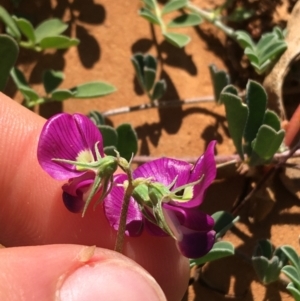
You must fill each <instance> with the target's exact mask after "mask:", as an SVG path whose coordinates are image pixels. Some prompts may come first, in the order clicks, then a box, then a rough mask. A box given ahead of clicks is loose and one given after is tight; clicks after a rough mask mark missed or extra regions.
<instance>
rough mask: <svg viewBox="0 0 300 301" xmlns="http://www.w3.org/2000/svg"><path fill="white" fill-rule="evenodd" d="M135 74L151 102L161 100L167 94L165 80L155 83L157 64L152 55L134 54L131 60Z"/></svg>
mask: <svg viewBox="0 0 300 301" xmlns="http://www.w3.org/2000/svg"><path fill="white" fill-rule="evenodd" d="M131 61H132V63H133V66H134V69H135V73H136V76H137V79H138V81H139V84H140V85H141V87H142V89H143V90H144V91H145V92H146V93H147V95H148V96H149V97H150V100H151V101H154V100H158V99H160V98H161V97H162V96H163V94H164V93H165V92H166V89H167V86H166V82H165V80H163V79H162V80H159V81H157V82H155V78H156V71H157V62H156V59H155V58H154V57H153V56H152V55H150V54H146V55H143V54H141V53H137V54H134V55H133V56H132V58H131Z"/></svg>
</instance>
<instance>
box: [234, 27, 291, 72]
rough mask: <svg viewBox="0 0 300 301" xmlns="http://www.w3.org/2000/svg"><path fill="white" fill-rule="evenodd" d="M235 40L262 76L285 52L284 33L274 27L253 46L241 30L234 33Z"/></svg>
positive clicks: (247, 35) (248, 36) (251, 41)
mask: <svg viewBox="0 0 300 301" xmlns="http://www.w3.org/2000/svg"><path fill="white" fill-rule="evenodd" d="M235 35H236V40H237V41H238V42H239V44H240V46H241V47H242V48H244V49H245V55H246V56H247V57H248V59H249V61H250V63H251V65H252V66H253V67H254V69H255V71H256V72H257V73H258V74H263V73H264V72H266V71H267V70H269V69H270V67H271V65H272V64H273V63H274V62H275V61H276V60H277V59H278V58H279V57H280V55H281V54H282V53H283V52H284V51H285V50H286V48H287V44H286V42H285V40H284V32H283V31H282V30H281V29H280V28H279V27H274V29H273V31H272V32H271V33H266V34H263V35H262V36H261V38H260V40H259V41H258V43H257V44H255V43H254V42H253V40H252V38H251V37H250V35H249V34H248V33H247V32H245V31H242V30H238V31H236V32H235Z"/></svg>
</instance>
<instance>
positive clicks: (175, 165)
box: [133, 158, 192, 188]
mask: <svg viewBox="0 0 300 301" xmlns="http://www.w3.org/2000/svg"><path fill="white" fill-rule="evenodd" d="M191 167H192V166H191V165H190V164H189V163H187V162H184V161H180V160H176V159H171V158H161V159H157V160H153V161H151V162H149V163H145V164H143V165H141V166H140V167H138V168H137V169H136V170H135V171H134V172H133V175H134V177H135V178H138V177H144V178H150V177H151V178H153V180H154V181H155V182H160V183H161V184H163V185H165V186H168V185H170V184H171V183H172V182H173V181H174V180H175V179H176V178H177V180H176V183H175V185H174V187H175V188H176V187H178V186H181V185H184V184H186V183H187V181H188V179H189V176H190V170H191Z"/></svg>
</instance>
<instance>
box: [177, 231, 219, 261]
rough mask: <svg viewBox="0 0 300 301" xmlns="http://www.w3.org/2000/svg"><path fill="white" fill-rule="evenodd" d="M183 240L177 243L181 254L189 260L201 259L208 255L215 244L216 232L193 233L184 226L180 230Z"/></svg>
mask: <svg viewBox="0 0 300 301" xmlns="http://www.w3.org/2000/svg"><path fill="white" fill-rule="evenodd" d="M179 230H180V231H181V233H182V239H181V240H180V241H177V246H178V249H179V250H180V252H181V254H182V255H183V256H185V257H188V258H199V257H202V256H204V255H205V254H207V253H208V252H209V251H210V250H211V248H212V247H213V245H214V243H215V234H216V232H215V231H213V230H211V231H209V232H206V231H203V232H198V231H193V230H190V229H188V228H185V227H183V226H181V227H180V229H179Z"/></svg>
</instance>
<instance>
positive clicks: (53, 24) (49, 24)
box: [35, 19, 68, 43]
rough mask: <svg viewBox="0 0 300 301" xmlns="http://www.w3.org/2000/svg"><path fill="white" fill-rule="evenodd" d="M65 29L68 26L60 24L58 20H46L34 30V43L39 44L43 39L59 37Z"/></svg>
mask: <svg viewBox="0 0 300 301" xmlns="http://www.w3.org/2000/svg"><path fill="white" fill-rule="evenodd" d="M67 28H68V24H66V23H64V22H62V21H61V20H60V19H50V20H46V21H44V22H42V23H41V24H39V25H38V26H37V27H36V29H35V37H36V42H37V43H39V42H41V41H42V39H44V38H47V37H51V36H57V35H60V34H61V33H63V32H64V31H65V30H66V29H67Z"/></svg>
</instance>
